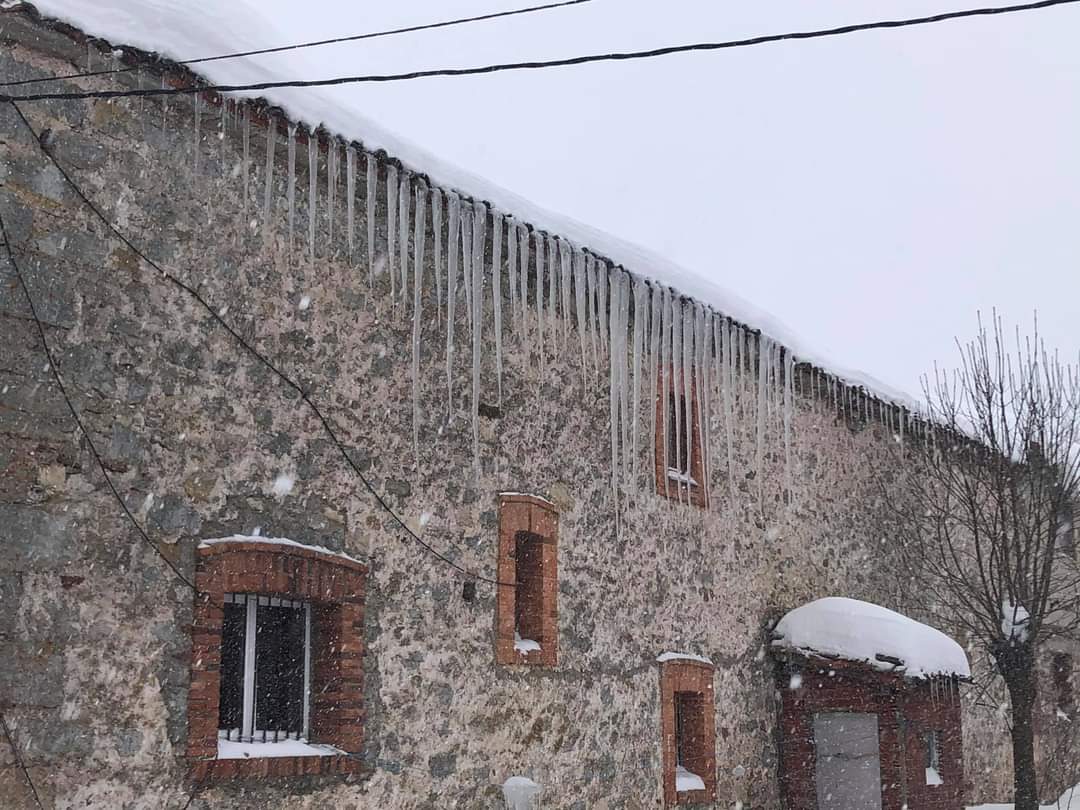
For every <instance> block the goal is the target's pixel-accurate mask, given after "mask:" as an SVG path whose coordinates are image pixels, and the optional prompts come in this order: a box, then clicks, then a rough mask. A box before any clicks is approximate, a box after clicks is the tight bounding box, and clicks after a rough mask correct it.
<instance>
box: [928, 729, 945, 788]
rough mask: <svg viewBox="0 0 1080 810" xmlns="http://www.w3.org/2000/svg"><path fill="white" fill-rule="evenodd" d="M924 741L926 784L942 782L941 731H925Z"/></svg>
mask: <svg viewBox="0 0 1080 810" xmlns="http://www.w3.org/2000/svg"><path fill="white" fill-rule="evenodd" d="M925 743H926V784H928V785H940V784H943V782H944V780H943V779H942V778H941V732H940V731H937V730H935V731H928V732H926V736H925Z"/></svg>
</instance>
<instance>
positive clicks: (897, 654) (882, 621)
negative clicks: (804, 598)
mask: <svg viewBox="0 0 1080 810" xmlns="http://www.w3.org/2000/svg"><path fill="white" fill-rule="evenodd" d="M773 632H774V636H775V640H774V641H773V646H774V647H776V648H779V649H785V650H793V651H795V652H799V653H803V654H806V655H823V656H827V657H835V658H841V659H844V660H847V661H858V662H865V663H868V664H870V665H871V666H873V667H875V668H876V669H880V670H883V671H893V670H897V671H900V672H902V673H903V674H904V675H905V676H907V677H911V678H927V677H932V676H936V675H958V676H960V677H962V678H968V677H970V676H971V669H970V667H969V665H968V660H967V655H966V654H965V653H964V650H963V648H962V647H961V646H960V645H959V644H957V643H956V642H955V641H953V639H951V638H949V637H948V636H947V635H945V634H944V633H942V632H941V631H940V630H935V629H934V628H933V627H930V626H929V625H925V624H922V623H920V622H917V621H915V620H914V619H910V618H908V617H907V616H904V615H902V614H900V613H897V612H895V611H892V610H889V609H888V608H883V607H881V606H879V605H874V604H871V603H869V602H861V601H859V600H858V599H847V598H844V597H840V596H829V597H825V598H824V599H817V600H815V601H813V602H810V603H809V604H806V605H803V606H802V607H797V608H795V609H794V610H793V611H791V612H790V613H788V614H787V615H786V616H784V618H782V619H781V620H780V622H779V623H778V624H777V625H776V629H775V630H774V631H773ZM896 661H900V662H901V663H900V664H899V665H898V664H896V663H895V662H896ZM901 666H902V667H903V669H900V667H901Z"/></svg>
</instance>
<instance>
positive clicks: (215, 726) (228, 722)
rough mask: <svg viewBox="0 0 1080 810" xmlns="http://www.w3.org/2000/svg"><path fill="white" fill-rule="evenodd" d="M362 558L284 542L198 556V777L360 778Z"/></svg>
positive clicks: (206, 546)
mask: <svg viewBox="0 0 1080 810" xmlns="http://www.w3.org/2000/svg"><path fill="white" fill-rule="evenodd" d="M366 576H367V568H366V567H365V566H364V565H363V563H360V562H359V561H357V560H354V559H352V558H350V557H347V556H345V555H339V554H334V553H332V552H328V551H325V550H324V549H314V548H311V547H308V546H303V545H301V544H299V543H293V542H291V541H287V540H275V539H270V538H260V537H231V538H225V539H222V540H208V541H206V542H204V543H202V544H201V545H200V546H199V549H198V556H197V558H196V572H195V584H196V587H197V588H198V594H197V595H196V602H195V615H194V621H193V623H192V664H191V687H190V693H189V696H188V746H187V750H188V759H189V761H190V762H191V766H192V776H193V777H194V778H195V779H198V780H200V781H202V780H205V779H227V778H236V777H258V776H299V775H306V774H347V773H355V772H358V771H359V760H357V759H356V758H354V757H353V756H352V754H351V753H350V752H356V751H359V750H360V748H361V746H362V743H363V632H364V611H363V604H364V588H365V583H366Z"/></svg>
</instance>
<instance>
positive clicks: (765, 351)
mask: <svg viewBox="0 0 1080 810" xmlns="http://www.w3.org/2000/svg"><path fill="white" fill-rule="evenodd" d="M771 343H772V341H771V340H769V338H767V337H765V336H764V335H760V336H758V345H757V363H758V393H757V444H756V447H755V449H754V469H755V470H756V473H755V474H756V476H757V483H758V487H761V488H763V487H764V481H763V479H762V463H763V460H764V455H765V417H766V410H767V405H766V399H767V398H768V388H767V385H768V382H769V357H770V356H771V354H772V352H771V347H770V344H771Z"/></svg>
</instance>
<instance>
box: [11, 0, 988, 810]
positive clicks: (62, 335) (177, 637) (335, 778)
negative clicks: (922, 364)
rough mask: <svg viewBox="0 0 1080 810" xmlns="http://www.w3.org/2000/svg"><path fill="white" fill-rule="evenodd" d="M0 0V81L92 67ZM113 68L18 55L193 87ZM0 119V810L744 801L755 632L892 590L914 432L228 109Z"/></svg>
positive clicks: (817, 381)
mask: <svg viewBox="0 0 1080 810" xmlns="http://www.w3.org/2000/svg"><path fill="white" fill-rule="evenodd" d="M2 17H3V19H2V23H3V24H2V26H0V39H2V42H3V48H2V49H0V75H2V76H4V77H7V78H8V79H9V80H22V79H40V78H46V77H53V76H60V75H64V74H69V73H72V72H73V71H74V72H83V71H94V70H96V69H100V68H101V66H102V65H106V66H109V65H112V66H117V65H114V61H115V60H114V58H113V56H112V47H113V46H112V45H111V44H108V43H102V42H99V41H93V40H88V39H87V38H86V37H85V36H83V35H82V34H81V33H80V32H78V31H75V30H72V29H71V28H68V27H65V26H63V25H60V24H58V23H55V22H52V21H47V20H41V19H40V18H38V17H36V16H35V15H34V14H33V13H32V12H31V11H28V10H27V9H26V7H25V6H24V7H22V8H21V9H19V10H14V11H7V12H3V14H2ZM123 59H124V60H126V61H124V62H123V63H121V64H120V65H119V66H123V65H128V66H132V67H134V66H138V70H132V71H127V72H116V73H114V74H113V75H102V76H95V77H93V78H86V79H74V80H73V79H67V80H56V81H53V82H51V83H49V84H47V85H44V86H45V87H47V88H48V89H49V90H50V91H72V92H78V91H80V90H110V89H132V88H135V87H160V86H161V85H162V83H163V82H164V83H165V84H166V85H167V86H172V87H183V86H187V85H189V84H190V83H191V82H192V81H194V80H196V77H194V76H192V75H191V74H189V73H187V72H186V71H185V70H184V69H182V68H180V67H178V66H176V65H170V64H165V63H161V62H158V61H154V60H152V59H150V58H149V57H148V56H147V55H145V54H140V53H138V52H137V51H135V50H133V49H127V48H125V49H124V51H123ZM88 63H89V64H88ZM31 86H35V85H31ZM38 87H40V86H38ZM22 116H25V120H23V117H22ZM0 149H2V155H3V157H2V161H0V179H2V183H3V185H2V187H0V217H2V219H3V225H4V233H5V234H6V245H7V247H8V248H10V251H11V253H10V256H11V257H12V258H8V256H7V254H5V258H4V260H3V262H0V273H2V274H3V277H2V284H0V390H2V393H0V435H2V436H3V441H2V443H0V598H2V600H3V601H2V605H3V608H4V609H3V610H2V611H0V644H2V645H3V654H2V656H0V709H2V711H3V716H4V719H5V723H6V725H7V727H8V728H9V731H10V736H11V746H10V747H8V746H6V745H0V797H3V802H2V803H3V806H4V807H12V808H29V807H35V806H36V802H35V799H34V796H33V795H32V793H31V788H30V787H29V784H30V782H32V783H33V785H34V786H35V787H36V791H37V794H38V796H39V797H40V801H41V804H42V805H43V806H45V807H58V808H59V807H64V808H67V807H101V808H105V807H108V808H117V807H125V808H143V807H146V808H150V807H153V808H158V807H175V808H180V807H188V806H190V807H192V808H202V807H215V808H218V807H221V808H227V807H237V808H239V807H252V806H257V807H262V806H283V807H290V808H293V807H295V808H322V807H342V806H344V807H354V806H363V807H369V806H370V807H394V808H423V807H461V808H491V807H499V806H501V805H502V803H503V801H504V794H503V791H504V784H506V783H507V781H508V780H511V781H510V784H511V785H512V786H517V787H522V788H523V789H525V788H527V790H525V791H524V792H526V793H527V792H529V790H532V789H533V788H531V787H530V786H531V785H536V786H538V787H537V788H536V790H537V791H538V800H539V801H540V802H542V805H543V806H544V807H547V808H556V807H558V808H575V809H579V810H580V809H581V808H645V807H657V806H662V805H665V804H672V803H675V802H681V803H683V804H686V803H695V804H698V805H702V806H716V807H729V806H732V805H733V804H734V803H735V802H742V806H743V807H744V808H763V809H764V808H769V809H774V808H779V807H780V806H781V805H780V803H781V790H780V776H779V770H780V769H779V760H778V739H779V735H780V734H781V730H780V723H779V717H780V710H781V707H782V694H783V690H782V689H778V688H777V683H776V680H775V668H776V667H777V666H780V665H782V663H781V664H778V663H777V661H776V660H775V659H774V657H773V656H772V655H771V654H770V652H769V642H770V638H771V636H770V633H771V630H772V628H773V626H774V625H775V623H776V621H777V620H778V619H779V618H780V617H781V616H782V615H784V614H785V613H787V612H788V611H789V610H791V609H792V608H794V607H796V606H798V605H801V604H803V603H806V602H808V601H810V600H813V599H815V598H818V597H822V596H828V595H843V596H847V597H853V598H862V599H866V600H870V601H874V602H878V603H881V602H885V603H887V604H888V603H891V602H892V597H891V596H890V594H891V593H892V592H893V590H892V584H893V582H894V578H893V576H892V575H891V573H890V549H889V546H888V543H887V542H885V541H883V540H882V539H881V538H879V537H875V536H873V534H872V532H871V529H870V527H871V526H872V525H873V523H874V511H875V510H876V509H877V507H878V504H879V503H880V498H881V497H882V494H881V493H882V490H881V486H885V487H888V482H889V478H890V471H891V470H895V469H896V465H898V464H902V463H903V454H904V452H905V447H906V446H907V445H908V443H910V442H913V441H919V440H920V436H921V433H922V431H923V430H924V428H925V426H924V425H922V424H921V423H919V422H918V421H917V420H913V419H912V418H911V415H910V414H908V413H907V412H905V411H904V410H903V409H902V408H900V407H898V406H896V405H895V404H893V403H890V402H888V401H883V400H881V399H878V398H876V397H874V396H873V395H871V394H868V392H866V391H865V390H863V389H861V388H858V387H854V386H849V385H847V384H845V383H844V382H843V381H841V380H839V379H837V378H835V377H834V376H831V375H830V374H828V373H827V372H825V371H823V370H822V369H818V368H815V367H813V366H812V365H810V364H808V363H804V362H800V361H799V360H798V358H796V357H794V356H793V355H792V353H791V352H790V351H788V350H787V349H786V348H785V347H783V346H781V345H779V344H778V343H776V342H774V341H772V340H770V339H769V338H768V337H767V336H765V335H763V334H761V333H760V332H758V331H757V330H756V329H755V326H754V324H746V323H741V322H738V321H736V320H734V319H732V318H731V317H729V315H728V314H727V313H724V312H722V311H718V310H715V309H713V308H712V307H710V306H708V305H706V303H704V302H697V301H694V300H692V299H689V298H686V297H684V296H682V295H681V294H680V293H679V291H678V290H674V289H671V288H670V287H668V286H666V285H665V284H664V283H663V279H653V278H652V277H651V275H650V268H649V267H625V268H624V267H622V266H619V265H617V264H615V263H614V262H613V261H612V260H611V259H610V258H608V257H606V256H603V255H599V254H597V253H594V252H593V251H591V250H590V248H589V246H588V245H584V244H575V243H573V242H572V241H571V240H569V239H568V238H565V237H563V236H561V235H559V234H556V233H547V232H545V231H543V230H542V229H541V228H540V227H538V226H537V225H536V224H535V223H528V222H525V221H523V220H522V219H519V218H518V217H517V216H515V212H514V211H500V210H496V209H495V208H494V207H492V206H490V205H489V204H487V203H485V202H484V201H483V200H480V199H474V198H472V197H470V196H469V190H468V189H453V188H448V187H443V186H441V185H440V184H439V182H438V178H434V177H429V176H427V175H425V174H424V171H425V167H423V166H408V165H403V164H402V163H401V162H400V161H398V160H397V159H395V158H394V157H393V156H390V155H387V154H385V153H384V152H372V151H370V150H368V149H366V148H365V146H364V144H363V143H360V142H356V141H345V140H343V139H342V138H341V137H339V136H338V134H336V133H329V132H326V131H324V130H310V129H308V128H306V127H305V126H304V125H299V124H296V123H294V122H291V121H289V120H288V119H287V118H286V117H285V116H284V114H283V113H282V111H281V110H277V109H273V108H270V107H268V106H267V105H266V104H262V103H259V102H256V101H252V102H248V103H245V104H243V105H237V104H236V103H234V102H231V101H223V100H222V99H221V98H220V97H218V96H216V95H215V94H213V93H210V92H206V93H202V94H198V95H193V94H185V95H172V96H163V97H154V96H150V97H146V98H119V99H63V100H53V101H37V102H26V103H22V104H20V105H19V107H18V109H16V108H15V107H13V105H11V104H2V105H0ZM84 195H85V196H84ZM99 213H100V215H99ZM16 265H17V268H18V272H16ZM20 277H21V279H22V280H24V281H25V284H26V290H27V292H28V293H29V295H30V297H31V299H32V300H33V302H34V307H35V311H36V318H37V320H39V321H40V324H41V327H42V330H43V331H42V332H41V333H39V331H38V327H37V324H36V322H35V317H34V315H33V314H32V313H31V310H30V306H29V303H28V299H27V296H26V295H25V294H24V290H23V287H22V283H21V282H20ZM448 325H449V328H448ZM673 327H674V328H673ZM43 338H44V341H45V342H46V343H47V345H48V348H49V351H50V352H51V360H50V358H49V357H47V356H46V353H45V350H44V346H43ZM61 382H62V385H63V388H62V389H61V385H60V383H61ZM68 402H70V406H71V407H70V408H69V405H68ZM73 412H74V414H77V417H78V420H79V424H77V423H76V420H75V416H74V415H73ZM253 740H254V741H253ZM260 745H262V746H273V748H261V749H260V748H258V746H260ZM268 751H273V752H274V754H275V756H273V757H268V756H265V755H263V753H264V752H268ZM16 752H17V753H18V756H15V753H16ZM982 755H983V756H989V755H988V754H986V753H985V752H983V754H982ZM23 766H25V769H26V770H25V773H24V772H23V770H22V768H23ZM983 770H984V769H982V768H980V769H978V770H977V771H976V772H978V773H980V776H985V774H984V773H983ZM691 777H692V778H691ZM999 778H1001V777H999V776H998V775H997V771H996V770H995V771H994V773H993V774H991V775H990V776H988V777H987V779H999ZM1003 781H1006V782H1007V777H1006V778H1005V779H1004V780H1003ZM680 788H682V789H681V790H680ZM192 797H194V798H192ZM189 801H190V805H189V804H188V802H189Z"/></svg>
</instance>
